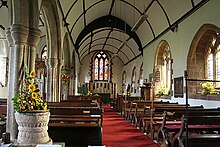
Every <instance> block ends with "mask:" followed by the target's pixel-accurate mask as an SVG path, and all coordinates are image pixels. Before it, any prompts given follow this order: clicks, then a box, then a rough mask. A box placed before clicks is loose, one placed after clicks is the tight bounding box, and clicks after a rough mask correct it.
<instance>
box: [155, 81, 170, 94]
mask: <svg viewBox="0 0 220 147" xmlns="http://www.w3.org/2000/svg"><path fill="white" fill-rule="evenodd" d="M168 95H169V94H168V90H167V89H166V86H165V84H163V83H162V84H160V85H159V86H157V87H156V96H168Z"/></svg>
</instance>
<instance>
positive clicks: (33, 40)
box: [28, 28, 41, 72]
mask: <svg viewBox="0 0 220 147" xmlns="http://www.w3.org/2000/svg"><path fill="white" fill-rule="evenodd" d="M40 35H41V31H40V30H39V29H34V28H30V29H29V37H28V45H29V48H28V49H29V51H28V53H29V55H28V70H29V72H30V71H32V70H35V57H36V48H37V44H38V42H39V41H40Z"/></svg>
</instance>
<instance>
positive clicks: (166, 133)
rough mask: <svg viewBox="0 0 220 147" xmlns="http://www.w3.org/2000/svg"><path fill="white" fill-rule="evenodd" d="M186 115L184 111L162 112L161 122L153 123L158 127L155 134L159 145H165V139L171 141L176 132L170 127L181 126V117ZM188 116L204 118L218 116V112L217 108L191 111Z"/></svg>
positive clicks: (219, 113) (219, 112)
mask: <svg viewBox="0 0 220 147" xmlns="http://www.w3.org/2000/svg"><path fill="white" fill-rule="evenodd" d="M184 114H186V111H185V110H184V111H183V110H176V111H173V112H167V111H165V112H164V116H163V120H162V121H155V124H156V125H160V128H159V129H158V132H157V142H158V143H159V144H164V143H165V144H167V143H168V142H167V139H168V138H169V140H172V138H173V136H174V135H175V134H177V130H175V129H172V126H179V127H180V126H181V125H182V120H181V117H182V115H184ZM188 115H189V116H206V115H212V116H219V115H220V111H219V108H217V109H215V108H213V109H202V110H200V109H191V110H189V111H188ZM169 128H171V129H170V130H169Z"/></svg>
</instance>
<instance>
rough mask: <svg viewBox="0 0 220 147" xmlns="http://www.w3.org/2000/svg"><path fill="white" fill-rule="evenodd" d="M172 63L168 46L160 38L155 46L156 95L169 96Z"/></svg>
mask: <svg viewBox="0 0 220 147" xmlns="http://www.w3.org/2000/svg"><path fill="white" fill-rule="evenodd" d="M172 64H173V59H172V55H171V50H170V46H169V44H168V42H167V41H165V40H162V41H161V42H160V43H159V45H158V48H157V51H156V56H155V65H154V80H155V81H154V82H155V83H154V84H155V94H156V95H157V96H171V90H172V89H171V85H172V70H173V69H172Z"/></svg>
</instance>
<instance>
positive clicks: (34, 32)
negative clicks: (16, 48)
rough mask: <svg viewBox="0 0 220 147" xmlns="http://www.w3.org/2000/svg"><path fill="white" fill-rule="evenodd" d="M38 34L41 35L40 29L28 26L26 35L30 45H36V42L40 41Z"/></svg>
mask: <svg viewBox="0 0 220 147" xmlns="http://www.w3.org/2000/svg"><path fill="white" fill-rule="evenodd" d="M40 35H41V30H40V29H35V28H30V29H29V36H28V44H29V45H30V46H34V47H36V46H37V44H38V42H39V41H40Z"/></svg>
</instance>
